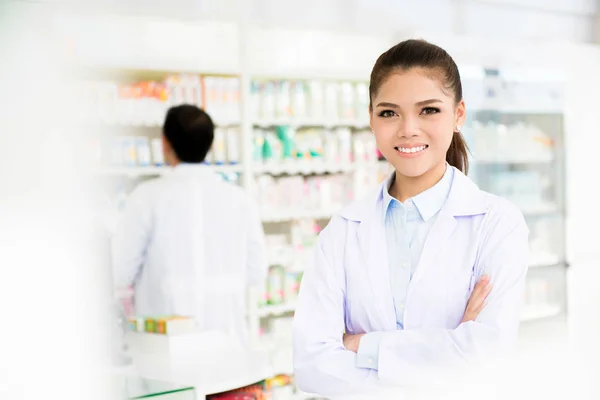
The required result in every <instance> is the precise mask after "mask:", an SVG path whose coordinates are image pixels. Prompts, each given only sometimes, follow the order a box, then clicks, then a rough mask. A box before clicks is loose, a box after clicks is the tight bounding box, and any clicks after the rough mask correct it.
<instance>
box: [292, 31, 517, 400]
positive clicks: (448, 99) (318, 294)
mask: <svg viewBox="0 0 600 400" xmlns="http://www.w3.org/2000/svg"><path fill="white" fill-rule="evenodd" d="M370 100H371V101H370V106H369V112H370V116H371V128H372V129H373V133H374V135H375V138H376V141H377V145H378V148H379V150H380V151H381V153H382V154H383V155H384V156H385V158H386V159H387V160H388V161H389V162H390V163H391V164H392V165H393V166H394V168H395V172H394V173H392V174H391V175H390V176H389V177H388V179H386V180H385V181H384V182H383V183H382V184H381V185H380V186H379V187H378V188H377V189H376V190H374V191H373V193H371V194H369V195H367V196H366V197H365V198H364V199H361V200H359V201H356V202H355V203H352V204H350V205H349V206H347V207H346V208H345V209H343V210H342V211H341V212H340V213H339V214H338V215H335V216H334V217H333V218H332V219H331V222H330V223H329V225H328V226H327V227H326V228H325V229H324V230H323V231H322V232H321V234H320V236H319V242H318V245H317V246H316V254H315V259H314V264H313V265H312V267H311V268H308V269H307V270H306V272H305V274H304V278H303V280H302V285H301V289H300V295H299V299H298V306H297V309H296V314H295V319H294V368H295V375H296V380H297V383H298V385H299V386H300V388H301V389H302V390H304V391H306V392H311V393H318V394H321V395H324V396H327V397H329V398H343V399H347V398H349V396H350V395H354V394H357V393H362V394H364V395H365V398H382V397H381V395H380V393H378V394H377V395H375V394H374V393H373V392H375V391H377V392H379V391H380V390H382V389H385V390H386V392H387V390H389V389H391V388H397V387H398V386H401V387H405V386H412V385H422V384H431V383H439V381H440V379H444V380H445V381H446V382H448V377H450V376H452V377H454V378H456V381H453V382H452V383H453V384H455V385H459V386H461V385H462V387H471V386H470V383H471V382H469V381H468V380H466V381H461V379H460V378H462V377H467V376H469V375H468V374H463V372H465V371H464V368H467V369H471V368H473V367H476V366H479V365H481V362H488V361H491V360H492V359H496V357H498V356H499V355H501V354H506V350H508V349H510V348H511V347H512V346H513V345H514V343H515V339H516V334H517V330H518V325H519V313H520V308H521V301H522V298H523V291H524V281H525V274H526V272H527V261H528V229H527V226H526V224H525V220H524V218H523V215H522V214H521V213H520V212H519V210H518V209H517V208H516V207H515V206H514V205H512V204H510V203H509V202H507V201H506V200H504V199H501V198H498V197H495V196H493V195H491V194H489V193H486V192H484V191H482V190H480V189H479V188H478V187H477V186H476V185H475V184H474V183H473V182H471V180H469V178H467V177H466V175H465V174H466V172H467V169H468V160H467V147H466V145H465V142H464V140H463V138H462V136H461V134H460V127H461V126H462V125H463V123H464V121H465V115H466V109H465V103H464V101H463V98H462V87H461V82H460V75H459V73H458V69H457V67H456V64H455V63H454V61H453V60H452V58H451V57H450V56H449V55H448V53H446V51H444V50H443V49H441V48H439V47H437V46H435V45H433V44H430V43H427V42H425V41H421V40H408V41H405V42H402V43H399V44H398V45H396V46H394V47H392V48H391V49H390V50H388V51H387V52H385V53H383V54H382V55H381V56H380V57H379V58H378V60H377V62H376V63H375V66H374V68H373V71H372V74H371V85H370ZM463 379H464V378H463ZM392 390H393V391H395V389H392ZM393 398H398V396H395V397H393Z"/></svg>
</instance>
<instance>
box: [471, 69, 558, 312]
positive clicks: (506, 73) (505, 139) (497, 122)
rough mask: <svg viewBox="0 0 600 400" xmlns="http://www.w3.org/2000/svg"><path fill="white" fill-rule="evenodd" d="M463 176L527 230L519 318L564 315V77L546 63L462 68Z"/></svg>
mask: <svg viewBox="0 0 600 400" xmlns="http://www.w3.org/2000/svg"><path fill="white" fill-rule="evenodd" d="M461 74H463V82H464V83H463V85H464V93H463V95H464V99H465V102H466V104H467V113H468V119H467V123H466V126H465V128H464V130H463V132H464V135H465V139H466V141H467V144H468V146H469V148H470V150H471V169H470V173H469V175H470V176H471V177H472V178H473V179H474V181H475V182H476V183H477V184H478V185H479V187H480V188H481V189H483V190H486V191H488V192H491V193H494V194H497V195H499V196H501V197H504V198H506V199H508V200H510V201H511V202H512V203H514V204H515V205H517V206H518V207H519V208H520V209H521V211H522V212H523V215H524V217H525V220H526V222H527V225H528V227H529V229H530V243H529V244H530V252H531V253H530V254H531V260H530V265H529V272H528V274H527V288H526V294H525V306H524V310H523V315H522V320H523V321H534V320H547V319H548V318H560V317H564V316H565V315H566V309H567V308H566V301H567V300H566V299H567V295H566V267H567V266H568V263H567V260H566V251H565V243H566V240H565V232H566V230H565V209H566V207H565V198H566V196H565V153H566V152H565V141H564V135H565V132H564V112H563V108H564V106H563V104H564V86H565V85H564V83H563V82H564V81H563V79H562V78H561V76H560V75H559V74H555V75H553V74H550V73H548V71H547V70H531V69H530V70H525V69H520V70H517V69H485V68H465V72H464V73H463V71H462V70H461Z"/></svg>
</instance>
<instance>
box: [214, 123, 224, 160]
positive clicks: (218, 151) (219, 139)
mask: <svg viewBox="0 0 600 400" xmlns="http://www.w3.org/2000/svg"><path fill="white" fill-rule="evenodd" d="M226 136H227V135H226V132H225V129H224V128H216V129H215V138H214V141H213V145H212V150H213V155H214V160H215V164H217V165H223V164H225V161H226V160H227V151H226V148H225V146H226V144H225V140H226Z"/></svg>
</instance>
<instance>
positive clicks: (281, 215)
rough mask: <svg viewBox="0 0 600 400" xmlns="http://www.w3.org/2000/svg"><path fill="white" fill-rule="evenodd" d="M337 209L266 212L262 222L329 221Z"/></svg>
mask: <svg viewBox="0 0 600 400" xmlns="http://www.w3.org/2000/svg"><path fill="white" fill-rule="evenodd" d="M337 210H338V209H337V208H336V209H333V208H321V209H315V210H303V209H290V210H276V211H265V212H264V213H261V220H262V222H265V223H269V222H271V223H276V222H288V221H295V220H302V219H317V220H318V219H329V218H331V217H332V216H333V214H335V213H336V212H337Z"/></svg>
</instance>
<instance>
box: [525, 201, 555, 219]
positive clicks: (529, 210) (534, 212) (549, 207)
mask: <svg viewBox="0 0 600 400" xmlns="http://www.w3.org/2000/svg"><path fill="white" fill-rule="evenodd" d="M519 208H520V209H521V212H522V213H523V214H524V215H525V216H526V217H539V216H546V215H553V214H558V213H559V212H560V209H559V208H558V206H557V205H556V204H539V205H537V206H527V207H519Z"/></svg>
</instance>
